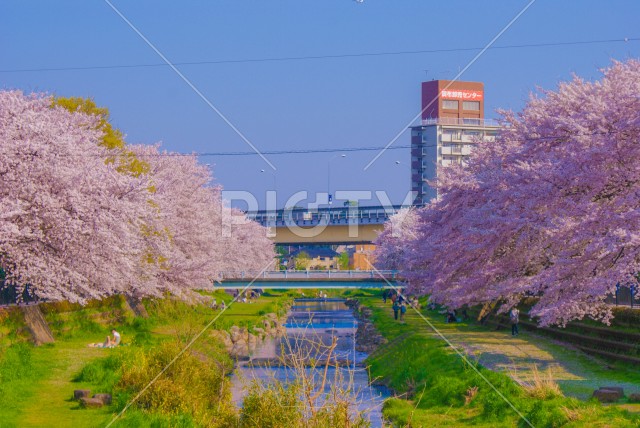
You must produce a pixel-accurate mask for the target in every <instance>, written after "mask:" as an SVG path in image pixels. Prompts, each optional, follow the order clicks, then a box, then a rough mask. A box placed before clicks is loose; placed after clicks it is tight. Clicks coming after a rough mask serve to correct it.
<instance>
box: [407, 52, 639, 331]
mask: <svg viewBox="0 0 640 428" xmlns="http://www.w3.org/2000/svg"><path fill="white" fill-rule="evenodd" d="M503 122H504V125H505V128H504V129H503V131H502V132H501V135H500V136H499V138H498V139H497V141H496V142H495V143H490V142H479V143H478V147H477V148H476V149H475V150H474V152H473V154H472V156H471V158H470V160H469V163H468V165H467V166H466V167H455V166H454V167H450V168H445V169H443V170H442V171H440V172H439V176H438V182H437V186H438V188H439V193H440V194H441V195H442V197H441V198H440V199H439V200H437V201H434V202H433V203H432V204H430V205H429V206H427V207H426V208H424V209H422V210H420V212H419V213H418V216H419V221H418V223H419V225H418V227H417V232H416V237H415V239H413V240H411V239H409V240H408V241H407V245H409V246H410V249H409V250H407V252H406V256H405V259H404V262H405V267H406V272H405V273H406V276H407V277H408V278H409V280H410V283H411V286H412V287H413V288H414V289H415V290H416V291H418V292H421V293H428V294H431V295H432V298H433V299H434V300H436V301H439V302H442V303H446V304H449V305H452V306H461V305H465V304H477V303H482V302H488V301H495V300H500V301H503V302H505V304H504V305H503V307H502V308H503V310H506V309H508V308H509V307H511V306H512V305H514V304H516V303H517V302H519V301H520V300H521V299H522V298H523V297H525V296H536V297H538V298H539V301H538V303H537V304H536V305H535V306H534V307H533V309H532V311H531V314H532V315H535V316H537V317H539V322H540V323H541V324H542V325H548V324H554V323H555V324H565V323H566V322H568V321H569V320H572V319H576V318H577V319H581V318H583V317H585V316H587V317H591V318H594V319H600V320H603V321H605V322H607V321H608V320H609V319H610V317H611V311H610V308H609V307H608V306H607V305H606V304H605V303H604V299H605V296H606V295H607V294H608V293H612V292H613V291H614V289H615V284H616V283H618V282H621V283H626V282H628V281H635V278H634V277H633V275H634V274H635V273H637V272H638V271H640V266H639V262H640V245H639V244H640V198H639V196H640V163H639V162H638V159H640V62H639V61H636V60H630V61H628V62H626V63H619V62H615V63H614V64H613V65H612V66H611V67H610V68H608V69H606V70H604V76H603V78H602V79H601V80H600V81H596V82H588V81H584V80H582V79H580V78H578V77H575V78H574V79H573V80H572V81H570V82H566V83H561V84H560V85H559V87H558V90H557V91H543V92H542V93H541V94H540V95H539V96H532V98H531V100H530V101H529V103H528V104H527V106H526V107H525V108H524V110H523V111H522V112H521V113H520V114H517V115H516V114H513V113H511V112H503Z"/></svg>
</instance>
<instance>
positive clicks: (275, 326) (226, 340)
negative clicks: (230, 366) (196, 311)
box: [211, 313, 286, 360]
mask: <svg viewBox="0 0 640 428" xmlns="http://www.w3.org/2000/svg"><path fill="white" fill-rule="evenodd" d="M285 332H286V328H285V326H284V320H281V319H279V318H278V316H277V315H276V314H274V313H269V314H266V315H265V317H264V318H263V319H262V327H258V326H254V327H253V328H252V329H251V330H248V329H247V328H246V327H238V326H237V325H234V326H232V327H231V328H230V329H229V331H224V330H213V331H212V332H211V337H213V338H216V339H218V340H220V342H222V343H223V344H224V346H225V348H226V349H227V352H229V355H231V356H232V357H233V358H235V359H238V360H246V359H249V355H251V354H252V353H254V352H255V350H256V347H257V346H258V345H259V344H260V343H262V342H263V341H264V340H265V339H268V338H274V337H278V336H282V335H284V334H285Z"/></svg>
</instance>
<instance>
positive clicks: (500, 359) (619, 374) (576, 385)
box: [375, 301, 640, 411]
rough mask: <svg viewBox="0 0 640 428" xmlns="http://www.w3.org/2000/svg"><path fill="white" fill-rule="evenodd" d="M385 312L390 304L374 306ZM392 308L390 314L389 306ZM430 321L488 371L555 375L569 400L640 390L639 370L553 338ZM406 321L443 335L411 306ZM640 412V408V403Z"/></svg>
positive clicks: (524, 377) (434, 317)
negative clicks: (605, 390) (615, 366)
mask: <svg viewBox="0 0 640 428" xmlns="http://www.w3.org/2000/svg"><path fill="white" fill-rule="evenodd" d="M375 305H376V306H378V307H380V308H382V307H384V306H385V305H384V304H383V303H382V301H380V302H376V303H375ZM387 310H388V311H389V314H390V316H391V308H390V305H387ZM422 312H423V314H425V317H426V318H427V319H428V320H429V321H430V322H431V323H432V324H433V326H434V327H435V328H436V329H438V331H440V332H441V333H442V335H443V336H445V337H446V338H447V339H448V340H449V341H450V342H451V343H452V344H453V345H454V346H456V347H457V348H458V349H460V350H461V351H462V352H464V353H466V354H467V355H469V356H470V357H471V358H473V359H474V360H475V361H477V362H479V363H480V364H481V365H483V366H484V367H487V368H489V369H491V370H494V371H499V372H504V373H506V374H508V375H509V376H511V377H512V378H514V379H515V380H516V381H518V382H527V381H530V380H531V379H532V377H533V370H534V367H537V370H538V371H539V372H540V373H542V374H545V375H546V374H550V375H551V376H552V377H553V379H554V380H555V381H556V382H557V383H558V384H559V385H560V387H561V389H562V390H563V392H564V393H565V394H566V395H568V396H573V397H577V398H580V399H587V398H589V397H590V396H591V394H592V393H593V391H594V390H595V389H598V388H599V387H601V386H612V385H615V386H622V387H623V388H624V389H625V393H627V394H628V393H631V392H640V370H638V371H635V372H634V373H629V372H625V370H628V369H624V370H615V371H614V370H611V369H610V368H609V366H608V365H607V364H606V363H605V362H603V361H601V360H599V359H596V358H593V357H590V356H588V355H586V354H584V353H583V352H581V351H579V350H576V349H573V348H571V347H569V346H567V345H564V344H560V343H557V342H554V341H553V340H551V339H549V338H546V337H542V336H538V335H534V334H530V333H529V332H521V334H520V335H519V336H517V337H513V336H511V332H510V331H506V330H494V329H491V328H489V327H482V326H476V325H467V324H464V323H460V324H456V323H453V324H447V323H445V322H444V315H441V314H439V313H437V312H434V311H425V310H423V311H422ZM405 320H406V322H407V324H408V325H410V326H411V327H413V328H414V329H416V330H417V331H420V332H424V334H428V335H431V336H435V337H439V336H438V335H437V334H436V333H435V332H434V331H433V329H432V328H431V327H430V326H429V325H428V323H426V322H425V321H424V320H423V319H422V318H421V317H420V316H419V315H418V314H417V313H416V312H415V311H414V310H413V309H411V308H408V310H407V314H406V316H405ZM637 410H638V411H640V405H638V409H637Z"/></svg>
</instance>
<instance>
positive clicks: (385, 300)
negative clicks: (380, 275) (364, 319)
mask: <svg viewBox="0 0 640 428" xmlns="http://www.w3.org/2000/svg"><path fill="white" fill-rule="evenodd" d="M388 293H389V291H388V290H387V289H386V288H385V289H384V290H382V302H383V303H387V294H388Z"/></svg>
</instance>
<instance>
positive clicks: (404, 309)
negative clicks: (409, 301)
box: [400, 302, 407, 323]
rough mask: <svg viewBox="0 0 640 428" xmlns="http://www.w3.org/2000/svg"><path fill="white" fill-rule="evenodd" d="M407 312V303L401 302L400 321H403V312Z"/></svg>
mask: <svg viewBox="0 0 640 428" xmlns="http://www.w3.org/2000/svg"><path fill="white" fill-rule="evenodd" d="M406 312H407V305H406V304H405V303H404V302H402V303H401V304H400V322H402V323H404V314H405V313H406Z"/></svg>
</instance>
